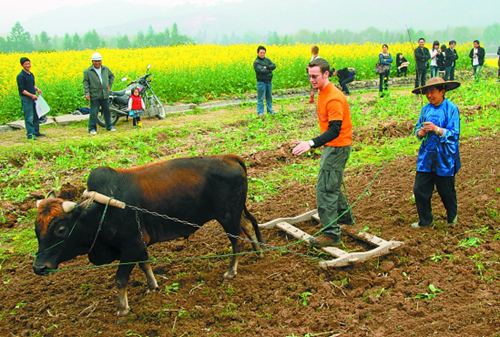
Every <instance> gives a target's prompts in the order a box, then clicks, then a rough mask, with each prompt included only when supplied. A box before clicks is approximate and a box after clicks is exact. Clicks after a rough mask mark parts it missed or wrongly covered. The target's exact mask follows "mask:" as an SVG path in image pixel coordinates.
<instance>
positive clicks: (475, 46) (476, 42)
mask: <svg viewBox="0 0 500 337" xmlns="http://www.w3.org/2000/svg"><path fill="white" fill-rule="evenodd" d="M472 44H473V45H474V48H479V40H474V42H472Z"/></svg>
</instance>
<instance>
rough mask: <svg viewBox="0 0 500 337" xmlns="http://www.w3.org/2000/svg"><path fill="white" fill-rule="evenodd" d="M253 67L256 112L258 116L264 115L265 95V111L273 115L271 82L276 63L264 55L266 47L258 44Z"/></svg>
mask: <svg viewBox="0 0 500 337" xmlns="http://www.w3.org/2000/svg"><path fill="white" fill-rule="evenodd" d="M253 69H254V70H255V76H256V77H257V114H258V115H259V117H262V116H264V96H265V97H266V107H267V113H269V114H271V115H274V111H273V96H272V83H271V82H272V80H273V70H274V69H276V65H275V64H274V63H273V62H271V60H270V59H268V58H267V57H266V47H264V46H259V47H258V48H257V58H256V59H255V61H254V62H253Z"/></svg>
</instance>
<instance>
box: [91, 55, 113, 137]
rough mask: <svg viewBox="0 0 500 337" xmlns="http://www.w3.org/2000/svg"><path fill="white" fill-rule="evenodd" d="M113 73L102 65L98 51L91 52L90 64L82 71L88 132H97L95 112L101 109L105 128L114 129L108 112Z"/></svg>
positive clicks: (93, 133) (92, 133)
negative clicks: (88, 111) (87, 104)
mask: <svg viewBox="0 0 500 337" xmlns="http://www.w3.org/2000/svg"><path fill="white" fill-rule="evenodd" d="M114 79H115V75H113V73H112V72H111V70H110V69H109V68H108V67H105V66H103V65H102V56H101V54H99V53H98V52H95V53H93V54H92V66H90V67H89V68H88V69H86V70H85V71H84V72H83V89H84V91H85V98H86V99H87V100H89V101H90V118H89V133H90V134H91V135H95V134H96V133H97V125H96V120H97V113H98V111H99V108H101V109H102V112H103V114H104V120H105V121H106V130H108V131H116V129H115V127H114V126H113V125H112V124H111V116H110V114H109V92H110V90H111V87H112V86H113V81H114Z"/></svg>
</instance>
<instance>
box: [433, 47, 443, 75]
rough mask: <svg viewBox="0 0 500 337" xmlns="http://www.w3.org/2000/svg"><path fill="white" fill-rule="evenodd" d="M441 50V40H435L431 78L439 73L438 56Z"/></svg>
mask: <svg viewBox="0 0 500 337" xmlns="http://www.w3.org/2000/svg"><path fill="white" fill-rule="evenodd" d="M440 52H441V51H440V50H439V41H434V43H433V44H432V50H431V78H433V77H436V76H437V74H438V65H437V57H438V55H439V53H440Z"/></svg>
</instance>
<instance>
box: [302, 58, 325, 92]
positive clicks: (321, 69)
mask: <svg viewBox="0 0 500 337" xmlns="http://www.w3.org/2000/svg"><path fill="white" fill-rule="evenodd" d="M307 72H308V73H309V82H311V85H312V86H313V88H314V89H320V90H321V89H323V88H324V87H326V86H327V85H328V83H330V81H329V79H328V77H330V64H329V63H328V61H327V60H325V59H321V58H317V59H315V60H314V61H312V62H311V63H309V65H308V68H307Z"/></svg>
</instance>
